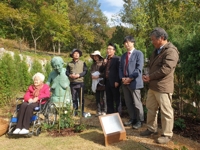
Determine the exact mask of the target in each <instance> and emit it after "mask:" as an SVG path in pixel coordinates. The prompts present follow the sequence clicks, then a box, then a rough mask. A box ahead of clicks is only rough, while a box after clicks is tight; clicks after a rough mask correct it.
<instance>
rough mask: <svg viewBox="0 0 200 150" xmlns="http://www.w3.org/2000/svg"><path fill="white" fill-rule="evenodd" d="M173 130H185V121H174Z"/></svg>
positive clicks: (179, 119)
mask: <svg viewBox="0 0 200 150" xmlns="http://www.w3.org/2000/svg"><path fill="white" fill-rule="evenodd" d="M174 128H179V129H181V130H184V129H185V128H186V125H185V120H184V119H181V118H178V119H176V120H175V121H174Z"/></svg>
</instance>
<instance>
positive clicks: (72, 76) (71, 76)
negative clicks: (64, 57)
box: [69, 73, 80, 79]
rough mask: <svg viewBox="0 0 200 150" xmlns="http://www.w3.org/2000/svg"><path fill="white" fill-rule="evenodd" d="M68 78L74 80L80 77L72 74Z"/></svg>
mask: <svg viewBox="0 0 200 150" xmlns="http://www.w3.org/2000/svg"><path fill="white" fill-rule="evenodd" d="M69 77H70V78H72V79H76V78H79V77H80V75H79V74H75V73H73V74H70V75H69Z"/></svg>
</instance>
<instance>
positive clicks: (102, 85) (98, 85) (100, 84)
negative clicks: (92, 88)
mask: <svg viewBox="0 0 200 150" xmlns="http://www.w3.org/2000/svg"><path fill="white" fill-rule="evenodd" d="M96 90H97V91H104V90H105V84H104V80H101V81H99V83H98V84H97V89H96Z"/></svg>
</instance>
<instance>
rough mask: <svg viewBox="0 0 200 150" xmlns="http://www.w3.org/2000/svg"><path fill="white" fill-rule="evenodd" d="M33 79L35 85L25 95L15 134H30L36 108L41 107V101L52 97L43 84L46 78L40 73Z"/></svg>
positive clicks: (47, 87) (46, 86) (48, 89)
mask: <svg viewBox="0 0 200 150" xmlns="http://www.w3.org/2000/svg"><path fill="white" fill-rule="evenodd" d="M32 79H33V82H34V83H33V84H32V85H30V86H29V88H28V90H27V91H26V93H25V95H24V102H23V103H22V105H21V107H20V110H19V112H18V122H17V126H16V129H15V131H14V132H13V134H28V133H29V127H30V120H31V117H32V115H33V110H34V108H35V107H38V106H39V100H40V99H42V98H49V97H50V88H49V86H48V85H47V84H44V83H43V82H44V79H45V76H44V75H43V74H42V73H39V72H38V73H36V74H35V75H34V76H33V78H32Z"/></svg>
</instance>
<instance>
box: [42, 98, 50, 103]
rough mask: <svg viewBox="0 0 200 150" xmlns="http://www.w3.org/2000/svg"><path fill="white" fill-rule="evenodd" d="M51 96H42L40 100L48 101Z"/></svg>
mask: <svg viewBox="0 0 200 150" xmlns="http://www.w3.org/2000/svg"><path fill="white" fill-rule="evenodd" d="M49 99H50V98H49V97H45V98H41V99H40V100H39V101H40V103H42V102H43V101H48V100H49Z"/></svg>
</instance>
